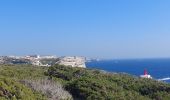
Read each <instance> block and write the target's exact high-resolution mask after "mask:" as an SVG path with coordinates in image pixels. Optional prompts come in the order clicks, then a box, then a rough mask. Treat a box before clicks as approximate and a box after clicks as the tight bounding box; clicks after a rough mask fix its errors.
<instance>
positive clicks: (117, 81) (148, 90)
mask: <svg viewBox="0 0 170 100" xmlns="http://www.w3.org/2000/svg"><path fill="white" fill-rule="evenodd" d="M46 75H49V76H50V77H51V78H53V79H60V80H62V81H64V83H65V88H66V89H67V90H68V91H70V93H71V94H72V95H73V97H74V98H76V99H81V100H86V99H87V100H153V99H154V100H170V85H169V84H166V83H162V82H158V81H155V80H151V79H141V78H138V77H134V76H131V75H128V74H115V73H106V72H103V71H100V70H89V69H83V68H72V67H68V66H63V65H55V66H53V67H50V68H49V69H48V71H47V73H46Z"/></svg>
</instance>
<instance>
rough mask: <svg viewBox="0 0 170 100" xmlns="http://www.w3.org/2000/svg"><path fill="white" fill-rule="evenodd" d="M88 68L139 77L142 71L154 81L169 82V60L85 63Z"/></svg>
mask: <svg viewBox="0 0 170 100" xmlns="http://www.w3.org/2000/svg"><path fill="white" fill-rule="evenodd" d="M86 66H87V67H88V68H96V69H101V70H106V71H109V72H125V73H129V74H132V75H136V76H140V75H142V74H143V71H144V69H147V71H148V73H149V74H150V75H151V76H152V77H153V78H154V79H165V80H164V81H166V82H170V80H169V79H170V78H169V77H170V58H169V59H133V60H132V59H130V60H100V61H90V62H87V63H86Z"/></svg>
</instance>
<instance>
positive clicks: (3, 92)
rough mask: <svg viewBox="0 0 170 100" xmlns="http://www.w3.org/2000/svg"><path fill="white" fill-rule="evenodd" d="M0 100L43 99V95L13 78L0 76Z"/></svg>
mask: <svg viewBox="0 0 170 100" xmlns="http://www.w3.org/2000/svg"><path fill="white" fill-rule="evenodd" d="M0 100H45V97H43V96H42V95H41V94H39V93H36V92H33V91H32V90H31V89H29V88H27V87H26V86H24V85H22V84H21V83H19V82H15V80H12V79H7V78H4V77H0Z"/></svg>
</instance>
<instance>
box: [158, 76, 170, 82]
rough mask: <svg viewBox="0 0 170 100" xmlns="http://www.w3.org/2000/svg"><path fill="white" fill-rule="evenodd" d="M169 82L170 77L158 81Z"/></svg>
mask: <svg viewBox="0 0 170 100" xmlns="http://www.w3.org/2000/svg"><path fill="white" fill-rule="evenodd" d="M167 80H170V77H166V78H162V79H158V81H167Z"/></svg>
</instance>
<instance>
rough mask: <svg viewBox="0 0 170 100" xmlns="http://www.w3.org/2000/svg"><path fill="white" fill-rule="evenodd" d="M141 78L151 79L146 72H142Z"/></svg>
mask: <svg viewBox="0 0 170 100" xmlns="http://www.w3.org/2000/svg"><path fill="white" fill-rule="evenodd" d="M140 77H141V78H149V79H152V76H151V75H149V74H148V72H147V70H146V69H145V70H144V75H140Z"/></svg>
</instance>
